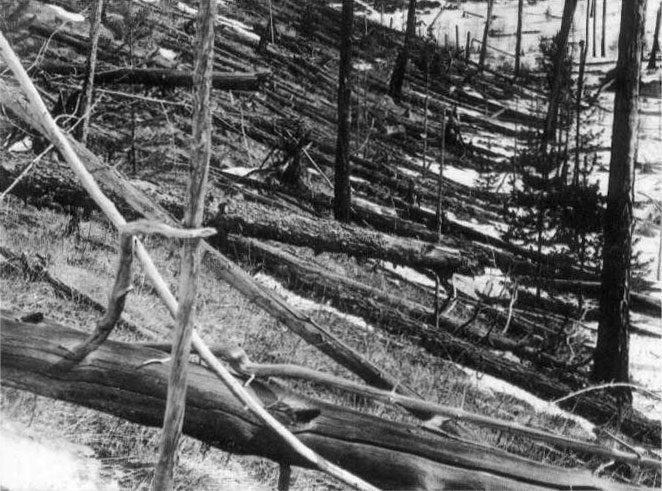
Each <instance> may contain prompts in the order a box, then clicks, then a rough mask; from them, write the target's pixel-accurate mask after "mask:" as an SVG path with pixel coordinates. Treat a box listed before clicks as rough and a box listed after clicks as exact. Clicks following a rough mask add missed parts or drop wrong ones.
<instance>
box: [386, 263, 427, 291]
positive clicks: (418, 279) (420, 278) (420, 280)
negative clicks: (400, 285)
mask: <svg viewBox="0 0 662 491" xmlns="http://www.w3.org/2000/svg"><path fill="white" fill-rule="evenodd" d="M382 267H383V268H384V269H388V270H389V271H393V272H394V273H395V274H397V275H399V276H402V277H403V278H404V279H406V280H408V281H411V282H412V283H416V284H417V285H421V286H426V287H430V288H434V287H435V284H434V280H432V279H431V278H429V277H427V276H425V275H424V274H421V273H419V272H418V271H416V270H415V269H412V268H409V267H406V266H397V265H394V264H391V263H387V262H384V263H383V264H382Z"/></svg>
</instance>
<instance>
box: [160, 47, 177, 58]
mask: <svg viewBox="0 0 662 491" xmlns="http://www.w3.org/2000/svg"><path fill="white" fill-rule="evenodd" d="M178 54H179V53H177V52H176V51H173V50H171V49H168V48H159V55H160V56H162V57H163V58H165V59H166V60H168V61H173V60H174V59H175V58H176V57H177V55H178Z"/></svg>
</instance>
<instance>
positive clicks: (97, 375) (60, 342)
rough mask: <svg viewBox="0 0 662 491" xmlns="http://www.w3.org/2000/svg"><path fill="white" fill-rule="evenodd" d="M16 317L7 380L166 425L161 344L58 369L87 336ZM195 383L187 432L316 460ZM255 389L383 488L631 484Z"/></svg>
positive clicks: (213, 383) (222, 444)
mask: <svg viewBox="0 0 662 491" xmlns="http://www.w3.org/2000/svg"><path fill="white" fill-rule="evenodd" d="M15 317H16V314H12V313H10V312H8V311H4V310H3V311H2V330H1V331H0V336H1V337H0V347H1V350H2V351H1V355H2V356H1V358H0V359H1V363H2V366H1V368H2V381H3V384H7V385H10V386H13V387H16V388H19V389H23V390H29V391H31V392H34V393H36V394H39V395H43V396H46V397H51V398H55V399H60V400H64V401H67V402H72V403H74V404H80V405H83V406H86V407H89V408H91V409H96V410H99V411H104V412H106V413H109V414H113V415H115V416H118V417H120V418H124V419H127V420H129V421H132V422H134V423H138V424H142V425H149V426H159V425H160V424H161V422H162V419H163V417H162V414H163V407H164V404H165V397H166V391H165V387H166V381H167V373H168V368H167V366H164V365H163V364H148V365H146V364H145V362H147V361H148V360H150V359H152V360H153V359H154V358H158V357H160V356H162V352H160V351H157V350H154V349H149V348H143V347H136V346H132V345H130V344H126V343H119V342H116V341H107V342H106V343H104V344H103V345H102V346H101V347H100V348H99V349H98V350H97V351H95V352H94V353H93V354H91V355H90V356H89V357H88V358H86V359H85V360H84V362H83V363H81V364H80V365H79V366H77V367H76V368H74V369H73V370H71V371H70V372H69V373H68V374H67V375H66V376H61V375H59V374H58V372H57V371H56V370H55V367H56V365H57V363H58V362H59V361H61V360H62V359H63V357H64V356H65V355H66V353H67V350H66V347H67V346H76V345H77V344H79V343H80V342H81V341H82V340H83V339H84V338H85V334H84V333H82V332H79V331H76V330H73V329H71V328H69V327H66V326H63V325H61V324H57V323H55V322H53V321H51V320H49V319H45V320H43V321H42V322H40V323H38V324H30V323H26V322H21V321H17V320H15ZM189 385H190V390H189V392H188V396H187V411H186V417H185V419H184V422H183V430H184V433H186V434H187V435H189V436H191V437H193V438H197V439H198V440H200V441H203V442H206V443H209V444H211V445H213V446H215V447H217V448H220V449H222V450H225V451H228V452H232V453H239V454H250V455H257V456H261V457H266V458H268V459H271V460H274V461H276V462H280V463H282V464H287V465H298V466H306V467H308V466H310V463H309V462H307V461H306V460H305V459H302V458H301V457H300V456H299V455H298V454H296V453H295V452H293V451H292V450H291V449H290V448H289V447H288V446H287V445H286V444H284V443H283V442H282V441H281V440H280V439H279V437H278V436H276V435H275V434H274V433H273V432H271V431H270V430H269V429H268V428H266V427H265V426H264V424H263V423H262V422H261V421H260V420H259V419H258V418H257V417H255V416H254V415H253V414H251V413H250V412H248V411H247V410H246V408H245V407H244V405H243V403H242V402H240V401H239V400H237V399H236V398H235V397H234V395H233V394H232V393H231V392H230V390H229V389H228V388H227V387H226V386H225V385H224V384H221V383H219V381H218V379H217V378H216V377H215V376H214V375H213V374H212V373H210V372H209V371H208V370H207V369H206V368H204V367H202V366H198V365H192V366H191V367H190V383H189ZM247 390H249V391H250V392H252V394H253V395H254V396H256V397H257V398H258V399H259V400H260V401H261V402H262V404H263V405H264V406H265V407H268V408H269V411H270V413H271V414H273V415H274V416H275V417H276V418H277V419H278V420H279V421H281V422H282V423H283V424H285V425H286V426H287V427H288V428H289V429H290V430H291V431H292V432H293V433H295V434H296V435H297V436H298V437H299V438H300V440H301V441H302V442H303V443H305V444H306V445H308V446H309V447H310V448H313V449H314V450H316V451H317V452H319V453H320V454H322V455H324V456H326V457H327V458H328V459H330V460H333V461H335V462H338V463H339V464H340V465H342V466H343V467H346V468H347V469H350V470H351V471H352V472H354V473H356V474H357V475H360V476H361V477H364V478H365V479H366V480H368V481H370V482H372V483H373V484H374V485H376V486H379V487H381V488H384V489H419V490H437V489H459V488H464V489H466V488H467V487H468V488H471V489H500V490H512V491H525V490H533V491H542V490H552V489H567V490H569V489H586V490H604V491H608V490H614V491H621V490H624V489H625V488H624V487H622V486H620V485H618V484H615V483H610V482H608V481H604V480H601V479H597V478H595V477H593V476H592V475H591V474H590V473H588V472H585V471H574V470H572V471H569V470H565V469H561V468H556V467H551V466H548V465H543V464H539V463H536V462H532V461H530V460H527V459H524V458H522V457H517V456H513V455H510V454H507V453H505V452H503V451H499V450H491V449H487V448H485V447H484V446H482V445H481V446H479V445H473V444H470V443H463V442H458V441H454V440H451V439H447V438H443V437H440V436H436V435H435V436H433V435H431V434H430V433H429V432H426V431H425V430H423V429H421V428H420V427H418V426H415V425H410V424H407V423H396V422H390V421H387V420H384V419H380V418H377V417H375V416H370V415H364V414H361V413H359V412H356V411H352V410H349V409H345V408H342V407H340V406H336V405H333V404H327V403H324V402H317V401H314V400H311V399H308V398H305V397H303V396H299V395H297V394H295V393H293V392H291V391H289V390H288V389H287V388H285V387H284V386H283V385H282V384H278V383H267V382H264V383H263V382H261V381H258V380H254V381H253V382H252V383H251V384H250V386H248V387H247ZM628 489H633V488H632V487H628Z"/></svg>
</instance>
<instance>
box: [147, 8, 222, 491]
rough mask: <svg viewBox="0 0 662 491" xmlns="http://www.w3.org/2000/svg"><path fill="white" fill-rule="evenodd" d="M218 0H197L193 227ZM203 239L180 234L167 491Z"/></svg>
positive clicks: (207, 142)
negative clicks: (183, 238) (181, 240)
mask: <svg viewBox="0 0 662 491" xmlns="http://www.w3.org/2000/svg"><path fill="white" fill-rule="evenodd" d="M215 19H216V0H200V2H199V5H198V17H197V26H196V27H197V29H196V31H197V39H196V47H195V51H196V57H195V67H194V71H193V85H194V91H193V122H192V126H193V131H192V138H191V140H192V142H191V169H192V171H191V174H190V176H189V182H188V186H187V204H186V207H185V210H184V220H183V225H184V227H185V228H190V229H195V228H199V227H200V225H201V224H202V216H203V212H204V207H205V205H204V203H205V197H206V191H207V175H208V173H209V160H210V156H211V132H212V120H211V85H212V73H213V70H214V23H215ZM201 244H202V239H199V238H198V239H190V240H184V242H183V244H182V247H181V266H180V277H179V299H178V308H177V318H176V325H175V331H174V333H173V336H172V352H171V359H170V375H169V377H168V393H167V400H166V408H165V415H164V417H163V432H162V434H161V441H160V445H159V460H158V463H157V465H156V470H155V472H154V480H153V481H152V489H153V490H154V491H162V490H164V491H169V490H171V489H173V487H174V480H173V474H174V466H175V456H176V453H177V445H178V443H179V439H180V436H181V433H182V424H183V421H184V412H185V409H186V390H187V384H188V367H189V363H188V361H189V357H190V354H191V338H192V335H193V326H194V323H195V300H196V296H197V291H198V276H199V274H200V256H201Z"/></svg>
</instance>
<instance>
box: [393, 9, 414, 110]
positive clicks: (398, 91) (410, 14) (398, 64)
mask: <svg viewBox="0 0 662 491" xmlns="http://www.w3.org/2000/svg"><path fill="white" fill-rule="evenodd" d="M415 30H416V0H409V9H408V10H407V29H406V30H405V40H404V43H403V45H402V49H401V50H400V52H399V53H398V57H397V58H396V60H395V65H394V66H393V74H392V75H391V83H390V84H389V94H390V95H391V97H393V99H395V100H396V101H399V100H400V99H401V97H402V84H403V83H404V81H405V74H406V73H407V62H408V61H409V51H410V49H411V41H412V39H413V38H414V34H415Z"/></svg>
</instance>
